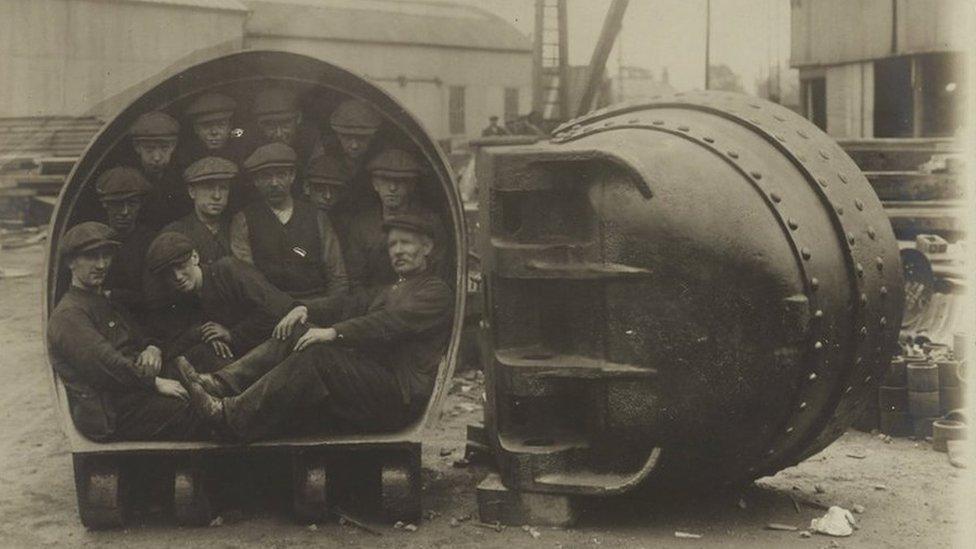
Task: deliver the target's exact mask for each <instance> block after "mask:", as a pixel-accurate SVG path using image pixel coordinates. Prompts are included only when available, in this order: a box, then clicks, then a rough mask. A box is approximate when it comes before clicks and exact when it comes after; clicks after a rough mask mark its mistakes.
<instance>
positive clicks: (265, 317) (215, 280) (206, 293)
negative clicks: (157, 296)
mask: <svg viewBox="0 0 976 549" xmlns="http://www.w3.org/2000/svg"><path fill="white" fill-rule="evenodd" d="M201 270H202V271H203V286H202V287H201V288H200V294H199V300H198V306H199V311H200V312H199V315H200V316H199V322H201V323H203V322H207V321H214V322H217V323H218V324H220V325H222V326H224V327H225V328H227V330H228V331H229V332H230V335H231V349H232V350H233V351H234V354H235V355H237V356H242V355H244V354H245V353H247V351H250V350H251V349H252V348H254V347H256V346H257V345H258V344H260V343H263V342H264V341H265V340H267V339H268V338H269V337H271V330H272V329H274V326H275V324H277V323H278V321H279V320H280V319H281V318H282V317H283V316H285V314H287V313H288V311H290V310H291V309H292V308H293V307H295V306H296V305H298V302H297V301H295V300H293V299H292V298H291V297H290V296H289V295H288V294H286V293H284V292H282V291H280V290H278V289H277V288H275V287H274V286H272V285H271V284H269V283H268V281H267V280H265V278H264V276H262V275H261V273H260V272H258V271H257V269H255V268H254V267H252V266H251V265H248V264H247V263H244V262H243V261H240V260H239V259H237V258H234V257H224V258H221V259H218V260H216V261H214V262H213V263H211V264H210V265H202V266H201ZM187 336H188V338H189V339H183V340H181V341H180V342H178V343H176V344H175V347H176V348H175V349H172V350H169V351H168V352H167V354H168V355H172V354H175V353H178V352H179V349H180V348H183V349H185V348H188V347H189V346H192V345H193V344H196V343H199V342H200V341H201V338H200V332H199V330H191V333H190V334H187Z"/></svg>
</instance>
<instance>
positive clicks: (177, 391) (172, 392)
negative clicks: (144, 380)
mask: <svg viewBox="0 0 976 549" xmlns="http://www.w3.org/2000/svg"><path fill="white" fill-rule="evenodd" d="M156 392H157V393H159V394H161V395H163V396H167V397H172V398H178V399H180V400H189V399H190V394H189V393H187V392H186V389H185V388H184V387H183V385H182V384H180V382H179V381H176V380H173V379H166V378H164V377H157V378H156Z"/></svg>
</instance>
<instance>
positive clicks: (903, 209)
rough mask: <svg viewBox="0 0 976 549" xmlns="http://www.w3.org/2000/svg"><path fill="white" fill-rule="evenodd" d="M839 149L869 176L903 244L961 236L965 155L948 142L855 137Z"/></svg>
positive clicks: (946, 139)
mask: <svg viewBox="0 0 976 549" xmlns="http://www.w3.org/2000/svg"><path fill="white" fill-rule="evenodd" d="M840 146H841V147H842V148H843V149H844V150H845V151H846V152H847V154H849V155H850V157H851V158H852V159H853V160H854V162H855V163H856V164H857V165H858V167H860V168H861V170H862V171H863V172H864V175H865V176H867V178H868V181H870V182H871V186H872V187H874V191H875V192H876V193H877V194H878V198H880V199H881V201H882V203H883V204H884V207H885V209H886V210H887V211H888V218H889V219H890V220H891V226H892V228H893V229H894V230H895V235H896V236H897V237H898V239H899V240H912V241H913V240H915V238H916V237H917V236H918V235H920V234H935V235H938V236H941V237H943V238H945V239H946V240H948V241H950V242H954V241H956V240H959V239H961V238H963V236H964V235H963V231H964V227H965V224H964V223H962V221H961V219H962V216H963V214H964V212H965V204H964V202H963V192H964V185H962V184H961V180H960V178H961V175H962V174H961V172H962V165H961V164H962V158H963V157H964V155H963V151H962V149H961V147H960V145H959V143H958V142H956V141H955V140H953V139H950V138H919V139H857V140H846V141H840Z"/></svg>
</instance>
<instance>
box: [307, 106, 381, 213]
mask: <svg viewBox="0 0 976 549" xmlns="http://www.w3.org/2000/svg"><path fill="white" fill-rule="evenodd" d="M381 125H382V119H381V118H380V115H379V114H378V113H377V112H376V111H375V110H374V109H373V108H372V107H370V106H369V105H368V104H367V103H366V102H365V101H361V100H359V99H346V100H345V101H343V102H342V103H339V106H338V107H336V109H335V110H334V111H332V114H331V116H330V117H329V129H330V130H331V133H326V134H325V136H324V138H323V140H322V145H321V148H320V149H319V151H318V152H316V153H315V155H314V156H317V155H319V154H321V155H324V156H332V157H335V158H340V159H342V161H343V163H344V164H345V165H346V169H347V170H348V172H349V185H348V188H347V192H346V196H344V197H343V200H342V202H341V203H340V206H341V207H340V208H339V209H341V210H342V211H344V212H349V213H351V214H355V213H357V212H359V211H360V210H363V209H366V208H368V207H371V206H374V205H376V195H375V194H374V193H373V189H372V188H370V185H369V179H368V177H367V175H366V170H365V166H366V163H367V162H368V161H369V159H370V158H372V157H373V156H374V155H375V154H376V152H377V149H379V146H378V139H377V134H378V132H379V130H380V126H381Z"/></svg>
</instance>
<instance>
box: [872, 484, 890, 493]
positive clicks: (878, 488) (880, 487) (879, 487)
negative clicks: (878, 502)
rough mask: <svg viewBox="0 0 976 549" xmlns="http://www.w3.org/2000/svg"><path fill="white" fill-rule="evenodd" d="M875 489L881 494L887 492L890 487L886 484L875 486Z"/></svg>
mask: <svg viewBox="0 0 976 549" xmlns="http://www.w3.org/2000/svg"><path fill="white" fill-rule="evenodd" d="M874 489H875V490H877V491H879V492H883V491H885V490H887V489H888V487H887V486H885V485H884V484H875V485H874Z"/></svg>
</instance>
